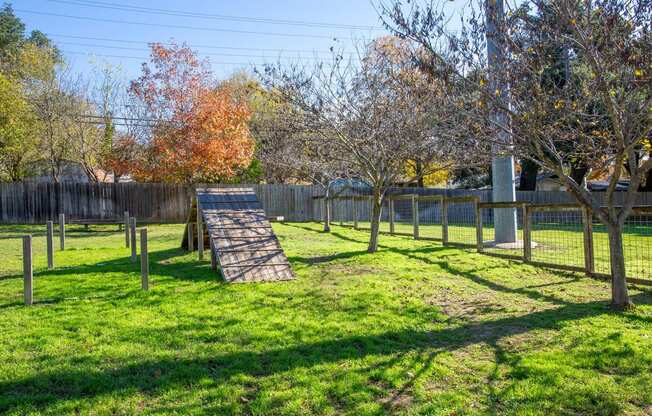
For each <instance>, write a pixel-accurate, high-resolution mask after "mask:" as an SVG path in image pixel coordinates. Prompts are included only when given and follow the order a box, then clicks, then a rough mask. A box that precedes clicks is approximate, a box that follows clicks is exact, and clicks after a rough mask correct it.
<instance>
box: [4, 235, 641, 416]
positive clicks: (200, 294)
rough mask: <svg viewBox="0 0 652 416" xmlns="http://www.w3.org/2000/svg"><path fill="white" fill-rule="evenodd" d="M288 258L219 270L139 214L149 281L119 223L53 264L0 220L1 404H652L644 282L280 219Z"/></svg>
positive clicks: (271, 410)
mask: <svg viewBox="0 0 652 416" xmlns="http://www.w3.org/2000/svg"><path fill="white" fill-rule="evenodd" d="M274 228H275V230H276V232H277V234H278V236H279V238H280V240H281V243H282V245H283V247H284V248H285V250H286V252H287V254H288V256H289V258H290V261H291V262H292V265H293V267H294V270H295V271H296V274H297V280H296V281H292V282H284V283H267V284H243V285H228V284H223V283H221V282H220V281H219V280H218V278H217V277H216V275H215V274H214V273H212V272H211V270H210V267H209V264H208V263H207V262H204V263H198V262H196V261H195V260H194V256H192V255H189V254H186V253H185V252H183V251H181V250H180V249H179V248H178V246H179V240H180V237H181V234H182V231H183V227H182V226H179V225H169V226H168V225H166V226H150V227H149V236H150V242H149V245H150V260H151V262H152V264H151V277H152V288H151V290H150V292H148V293H143V292H141V291H140V290H139V287H140V281H139V279H140V278H139V274H138V266H137V265H132V264H131V263H130V261H129V252H128V250H127V249H125V248H123V247H122V246H123V244H124V240H123V235H122V234H121V233H117V232H115V227H97V228H94V230H93V231H92V232H84V231H83V229H81V228H80V229H71V230H70V231H69V239H68V247H69V249H68V250H66V251H65V252H63V253H61V252H57V257H56V263H57V267H58V268H57V269H56V270H54V271H50V272H48V271H46V270H44V268H43V267H44V265H45V259H44V257H43V255H42V253H43V252H44V250H43V248H44V241H43V236H42V235H37V236H36V237H35V242H34V244H35V255H36V258H35V262H36V267H37V271H36V273H35V290H34V296H35V300H36V304H35V305H34V306H33V307H24V306H22V298H21V296H22V280H21V278H20V276H19V275H17V274H18V273H19V271H20V256H19V249H20V240H19V239H18V238H17V237H18V236H20V235H21V234H22V233H24V232H27V231H34V230H35V229H33V228H30V227H0V259H2V261H1V262H0V276H1V277H0V413H2V414H10V415H24V414H51V415H61V414H142V413H147V414H220V415H222V414H226V415H228V414H237V415H310V414H319V415H340V414H349V415H380V414H407V415H417V414H419V415H439V414H441V415H465V414H509V415H524V414H525V415H528V414H532V415H535V414H541V415H551V414H565V415H568V414H600V415H611V414H631V415H646V414H650V412H652V293H651V292H650V291H649V289H647V290H644V289H639V288H632V290H631V295H632V298H633V300H634V302H635V303H636V304H637V305H638V307H637V308H636V309H635V310H633V311H630V312H626V313H615V312H612V311H611V310H610V309H609V308H608V307H607V304H608V300H609V294H610V292H609V287H608V285H607V284H606V283H604V282H601V281H596V280H592V279H587V278H583V277H581V276H579V275H574V274H566V273H556V272H551V271H547V270H542V269H538V268H535V267H532V266H529V265H522V264H519V263H518V262H511V261H508V260H503V259H496V258H493V257H488V256H483V255H479V254H476V253H473V252H470V251H463V250H459V249H456V248H452V247H442V246H441V245H439V244H437V243H432V242H427V241H414V240H412V239H410V238H404V237H389V236H382V237H381V248H380V251H379V252H378V253H376V254H367V253H366V252H365V248H366V240H367V237H368V235H367V234H366V233H365V232H362V231H354V230H350V229H347V228H342V227H338V226H334V227H333V232H332V233H330V234H324V233H322V232H320V231H319V230H320V226H319V225H318V224H275V225H274Z"/></svg>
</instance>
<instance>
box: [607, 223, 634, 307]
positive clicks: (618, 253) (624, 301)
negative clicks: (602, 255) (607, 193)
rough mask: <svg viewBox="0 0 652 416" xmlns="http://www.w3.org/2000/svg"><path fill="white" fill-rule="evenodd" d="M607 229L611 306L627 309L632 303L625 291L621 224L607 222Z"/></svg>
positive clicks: (625, 281)
mask: <svg viewBox="0 0 652 416" xmlns="http://www.w3.org/2000/svg"><path fill="white" fill-rule="evenodd" d="M607 230H608V233H609V260H610V261H611V306H612V308H614V309H618V310H623V309H629V308H631V307H632V306H634V305H633V304H632V302H631V301H630V299H629V293H628V292H627V280H626V273H625V255H624V252H623V234H622V226H621V225H619V224H609V225H608V226H607Z"/></svg>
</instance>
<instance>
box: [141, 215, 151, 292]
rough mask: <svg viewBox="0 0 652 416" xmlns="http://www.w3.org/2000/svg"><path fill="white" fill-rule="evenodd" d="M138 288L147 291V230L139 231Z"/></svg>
mask: <svg viewBox="0 0 652 416" xmlns="http://www.w3.org/2000/svg"><path fill="white" fill-rule="evenodd" d="M140 287H141V288H142V289H143V290H149V255H148V253H147V228H141V229H140Z"/></svg>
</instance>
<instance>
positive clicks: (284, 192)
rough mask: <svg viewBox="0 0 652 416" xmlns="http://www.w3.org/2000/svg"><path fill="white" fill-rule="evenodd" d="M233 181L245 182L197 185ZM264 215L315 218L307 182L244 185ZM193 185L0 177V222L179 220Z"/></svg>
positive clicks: (313, 190) (183, 216)
mask: <svg viewBox="0 0 652 416" xmlns="http://www.w3.org/2000/svg"><path fill="white" fill-rule="evenodd" d="M197 186H211V187H233V186H243V185H197ZM247 186H248V187H251V188H253V189H254V191H255V192H256V195H257V196H258V199H259V200H260V201H261V203H262V204H263V207H264V208H265V211H266V213H267V215H269V216H276V217H278V216H282V217H284V218H285V219H286V220H288V221H313V220H314V219H315V216H314V203H313V199H312V197H313V195H314V194H316V193H318V192H319V191H318V187H317V186H311V185H276V184H270V185H247ZM193 193H194V189H193V188H192V187H187V186H183V185H175V184H154V183H117V184H114V183H66V182H64V183H59V184H53V183H36V182H18V183H0V223H1V224H44V223H45V222H46V221H48V220H56V219H57V218H58V216H59V214H65V215H66V218H67V219H68V220H69V221H71V222H73V223H74V222H76V221H82V220H84V221H91V222H92V221H95V222H98V223H101V222H105V221H113V222H116V223H118V222H120V223H121V222H122V221H123V220H122V219H123V216H124V213H125V212H129V213H130V215H131V216H133V217H136V218H138V221H139V222H140V223H182V222H185V221H186V219H187V218H188V209H189V204H190V198H191V196H192V195H193Z"/></svg>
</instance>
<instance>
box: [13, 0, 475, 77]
mask: <svg viewBox="0 0 652 416" xmlns="http://www.w3.org/2000/svg"><path fill="white" fill-rule="evenodd" d="M462 4H463V2H462V1H460V0H456V1H454V2H451V3H450V6H447V7H450V10H451V13H454V12H456V11H458V10H459V9H460V7H461V5H462ZM120 5H127V6H136V7H138V8H151V9H164V10H170V11H183V12H186V13H188V12H189V13H196V14H200V15H202V16H203V17H201V18H199V17H182V16H177V15H165V14H160V13H157V12H156V11H153V10H143V12H137V11H131V10H130V11H127V10H118V9H119V7H120ZM98 6H103V7H98ZM13 7H14V9H15V11H16V15H18V16H19V17H20V18H21V19H22V20H23V22H25V23H26V25H27V28H28V30H32V29H39V30H41V31H43V32H45V33H46V34H48V36H50V37H51V39H53V40H54V41H55V43H56V44H57V45H58V46H59V48H60V49H61V50H62V51H64V55H65V56H66V58H67V60H68V62H70V63H71V65H72V68H73V70H74V71H79V72H88V71H90V70H91V69H92V64H90V62H89V61H91V60H100V61H107V62H110V63H111V64H114V65H120V66H121V67H122V69H123V71H124V74H125V76H126V77H127V78H134V77H136V76H137V75H138V73H139V71H140V64H141V63H142V62H143V61H144V60H145V59H146V57H147V55H148V52H147V45H146V43H147V42H151V41H160V42H167V41H170V39H174V40H176V41H179V42H186V43H187V44H188V45H190V46H192V47H193V49H195V50H197V51H198V53H199V55H200V56H203V57H206V58H209V59H210V61H211V64H212V68H213V71H214V73H215V74H216V75H217V76H218V77H219V78H225V77H228V76H229V75H230V74H232V73H233V72H234V71H237V70H239V69H242V68H248V67H249V68H250V67H251V66H249V65H247V64H249V63H262V62H270V61H276V60H277V59H278V58H279V56H281V57H282V59H283V60H286V59H287V60H292V59H301V60H305V61H309V62H310V61H312V60H314V59H315V57H316V55H315V54H317V56H320V57H328V49H329V48H330V47H331V46H335V47H337V48H345V49H346V50H349V51H351V50H352V45H353V43H354V40H353V39H358V40H360V39H369V38H372V37H375V36H379V35H382V34H383V33H385V32H384V31H383V30H373V29H369V28H355V29H352V28H335V27H315V26H314V25H311V26H303V25H293V24H288V23H284V24H272V23H264V22H260V21H258V22H251V21H233V20H223V19H220V18H217V16H218V15H219V16H231V17H245V18H255V19H276V20H284V21H288V20H292V21H302V22H310V23H327V24H337V25H354V26H364V27H380V26H381V23H380V21H379V18H378V15H377V12H376V10H374V7H373V6H372V3H371V2H370V1H369V0H329V1H319V0H311V1H309V0H283V1H280V0H277V1H263V0H248V1H225V0H222V1H199V0H188V1H183V2H181V1H172V0H158V1H154V0H140V1H133V2H129V1H128V0H96V1H92V0H14V1H13ZM116 7H117V8H118V9H116ZM159 12H160V10H159ZM206 15H211V17H210V18H205V17H206ZM64 16H77V17H82V19H80V18H71V17H64ZM86 18H90V19H96V20H88V19H86ZM103 20H112V21H113V22H108V21H103ZM116 21H121V22H125V21H128V22H135V23H140V24H127V23H121V22H116ZM142 23H146V24H148V25H144V24H142ZM155 25H167V27H159V26H155ZM169 26H183V27H169ZM199 28H201V29H199ZM229 31H239V32H229ZM242 32H264V33H265V34H254V33H242ZM274 33H277V34H278V33H281V34H289V35H292V36H281V35H274ZM334 38H337V39H338V40H337V41H334V40H333V39H334ZM297 50H300V51H301V52H297ZM281 51H283V52H281ZM93 54H95V55H96V57H95V58H91V56H89V55H93ZM102 55H114V56H111V57H107V56H102Z"/></svg>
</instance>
